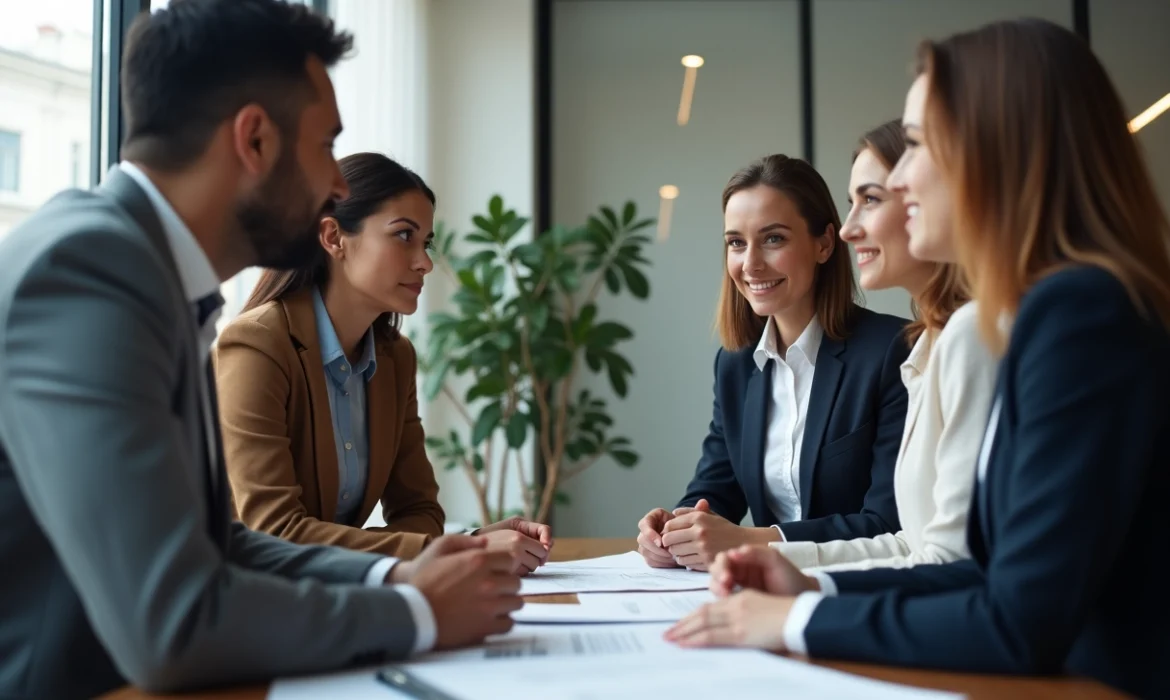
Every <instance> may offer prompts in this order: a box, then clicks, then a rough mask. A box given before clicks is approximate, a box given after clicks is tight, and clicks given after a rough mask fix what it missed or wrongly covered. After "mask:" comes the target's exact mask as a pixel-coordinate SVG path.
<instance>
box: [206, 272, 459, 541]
mask: <svg viewBox="0 0 1170 700" xmlns="http://www.w3.org/2000/svg"><path fill="white" fill-rule="evenodd" d="M215 358H216V379H217V381H216V386H217V388H218V390H219V411H220V420H221V423H222V426H223V445H224V454H225V460H226V462H227V470H228V477H229V480H230V482H231V487H232V494H233V505H234V507H235V512H236V513H237V514H238V518H239V519H240V520H242V521H243V522H244V524H245V525H247V526H248V527H249V528H252V529H254V530H260V531H262V532H267V533H269V534H272V535H276V536H278V537H282V538H284V539H286V540H290V541H292V542H298V543H301V544H328V545H337V546H340V547H346V548H349V549H355V550H361V551H367V552H378V553H382V554H386V555H390V556H396V557H404V558H405V557H413V556H415V555H416V554H418V553H419V551H420V550H422V548H423V546H425V545H426V543H427V542H429V541H430V539H431V538H432V537H437V536H439V535H441V534H442V533H443V521H444V519H445V516H444V513H443V509H442V507H440V506H439V502H438V494H439V486H438V484H437V483H436V482H435V474H434V471H433V469H432V468H431V463H430V461H429V460H428V459H427V455H426V450H425V449H424V446H423V429H422V422H421V421H420V420H419V416H418V398H417V394H416V391H415V373H416V369H417V366H418V360H417V357H416V356H415V351H414V347H413V346H412V345H411V344H410V341H409V340H407V339H406V338H405V337H400V338H398V339H396V340H393V341H383V342H381V343H379V347H378V348H377V362H378V370H377V371H376V372H375V373H374V376H373V378H372V379H371V380H370V383H369V384H368V385H367V388H366V390H367V392H368V394H367V397H366V406H367V413H368V420H369V428H368V430H367V433H368V435H369V440H370V450H369V475H368V478H367V481H366V492H365V495H364V497H363V499H362V506H361V510H360V512H359V513H358V519H357V520H356V521H355V522H358V523H364V522H365V521H366V519H367V518H368V517H369V516H370V513H371V512H373V509H374V506H375V505H377V504H378V502H379V501H381V503H382V514H383V516H384V518H385V520H386V523H387V524H386V527H378V528H370V529H368V530H367V529H362V528H361V527H360V526H359V527H351V526H349V525H341V524H337V523H334V522H333V520H334V518H335V516H336V512H337V490H338V485H339V482H340V477H339V472H338V465H337V451H336V443H335V441H334V434H333V418H332V415H331V414H330V411H329V395H328V393H327V392H328V388H327V387H326V384H325V381H326V378H325V366H324V365H323V364H322V360H321V349H320V342H319V341H318V339H317V327H316V318H315V315H314V312H313V297H312V293H311V292H308V291H305V292H300V293H296V294H294V295H293V296H290V297H289V298H288V299H285V300H282V301H274V302H270V303H268V304H265V305H263V306H261V307H258V308H256V309H253V310H251V311H249V312H248V313H246V314H243V315H241V316H240V317H239V318H237V319H235V320H234V321H232V322H231V323H230V324H229V325H228V326H227V327H226V328H224V330H223V333H222V334H221V335H220V337H219V340H218V343H217V348H216V350H215Z"/></svg>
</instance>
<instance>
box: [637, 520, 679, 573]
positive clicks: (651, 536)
mask: <svg viewBox="0 0 1170 700" xmlns="http://www.w3.org/2000/svg"><path fill="white" fill-rule="evenodd" d="M672 518H674V515H672V514H671V513H670V512H668V511H667V510H665V509H663V508H655V509H654V510H652V511H650V512H649V513H647V514H646V516H645V517H644V518H642V519H641V520H639V521H638V553H639V554H641V555H642V558H643V559H645V560H646V563H647V564H649V565H650V566H653V567H655V568H658V569H673V568H677V567H678V563H677V562H675V560H674V557H672V556H670V552H668V551H666V549H665V548H664V547H663V546H662V528H663V527H664V526H665V525H666V523H668V522H670V520H671V519H672Z"/></svg>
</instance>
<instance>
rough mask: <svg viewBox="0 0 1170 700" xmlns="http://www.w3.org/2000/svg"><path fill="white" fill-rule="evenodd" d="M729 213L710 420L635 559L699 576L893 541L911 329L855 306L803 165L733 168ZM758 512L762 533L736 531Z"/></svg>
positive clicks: (853, 290)
mask: <svg viewBox="0 0 1170 700" xmlns="http://www.w3.org/2000/svg"><path fill="white" fill-rule="evenodd" d="M723 212H724V228H725V232H724V242H725V246H726V265H725V272H724V275H723V287H722V292H721V295H720V302H719V315H718V322H717V323H718V328H719V334H720V337H721V340H722V343H723V349H721V350H720V351H719V352H718V353H717V354H716V357H715V405H714V411H713V414H714V415H713V417H712V419H711V425H710V428H709V433H708V435H707V438H706V439H705V440H704V441H703V454H702V457H701V458H700V460H699V464H698V468H697V469H696V470H695V476H694V478H693V479H692V480H691V483H690V485H689V486H688V487H687V491H686V494H685V495H684V496H683V498H682V500H680V501H679V504H678V507H677V508H676V509H675V510H674V511H673V512H668V511H666V510H665V509H662V508H657V509H655V510H653V511H651V512H650V513H649V514H647V515H646V517H644V518H642V520H641V521H640V522H639V523H638V529H639V534H638V546H639V551H640V552H641V553H642V555H643V557H644V558H645V559H646V561H647V562H648V563H649V564H650V565H651V566H659V567H672V566H685V567H688V568H692V569H699V570H704V569H706V567H707V565H708V564H709V563H710V562H711V561H712V560H713V559H714V557H715V555H716V554H718V553H719V552H721V551H723V550H726V549H730V548H732V547H736V546H739V545H743V544H748V543H764V542H776V541H781V540H811V541H815V542H823V541H827V540H836V539H848V538H853V537H872V536H874V535H878V534H881V533H883V532H894V531H897V530H898V527H899V524H898V513H897V508H896V506H895V504H894V490H893V473H894V462H895V460H896V459H897V453H898V445H899V444H900V442H901V438H902V427H903V424H904V422H905V420H906V388H905V385H904V384H903V383H902V378H901V371H900V366H901V364H902V362H903V361H904V360H905V359H906V356H907V355H908V354H909V350H910V345H909V343H908V341H907V338H906V336H905V326H906V323H907V322H906V321H905V320H904V319H901V318H898V317H895V316H888V315H884V314H878V313H874V312H872V311H868V310H866V309H863V308H861V307H860V306H858V305H857V303H856V301H855V299H856V298H857V296H858V293H857V284H856V281H855V280H854V277H853V265H852V263H851V261H850V259H849V252H848V249H847V248H846V246H844V245H840V244H839V243H838V241H837V232H838V231H839V230H840V227H841V222H840V219H839V218H838V215H837V207H836V205H835V204H834V203H833V198H832V195H831V194H830V193H829V188H828V186H827V185H826V184H825V181H824V180H823V179H822V178H821V176H820V175H819V174H818V173H817V172H816V170H814V169H813V167H812V166H811V165H809V164H808V163H807V162H805V161H803V160H799V159H797V158H789V157H788V156H784V155H772V156H768V157H766V158H763V159H761V160H759V161H756V162H755V163H752V164H751V165H749V166H748V167H746V168H744V169H742V170H740V171H739V172H738V173H736V174H735V175H734V176H733V177H732V178H731V181H730V182H729V183H728V185H727V187H726V189H725V190H724V192H723ZM749 511H750V512H751V514H752V521H753V523H754V524H755V526H756V527H752V528H748V527H742V526H740V525H739V523H740V521H742V520H743V518H744V515H746V514H747V513H748V512H749Z"/></svg>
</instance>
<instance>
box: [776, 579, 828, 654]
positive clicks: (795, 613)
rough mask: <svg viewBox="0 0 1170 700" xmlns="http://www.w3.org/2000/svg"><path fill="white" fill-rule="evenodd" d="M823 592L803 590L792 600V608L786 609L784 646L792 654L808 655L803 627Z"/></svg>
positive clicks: (806, 625) (805, 625)
mask: <svg viewBox="0 0 1170 700" xmlns="http://www.w3.org/2000/svg"><path fill="white" fill-rule="evenodd" d="M824 597H825V596H824V594H821V593H817V592H815V591H805V592H804V593H801V594H800V595H798V596H796V600H794V601H792V608H791V609H789V611H788V620H787V621H786V622H785V623H784V646H786V647H788V651H791V652H792V653H794V654H804V655H805V656H807V655H808V645H807V644H805V643H804V629H805V628H806V627H808V621H809V620H811V619H812V616H813V612H814V611H816V609H817V605H819V604H820V602H821V599H823V598H824Z"/></svg>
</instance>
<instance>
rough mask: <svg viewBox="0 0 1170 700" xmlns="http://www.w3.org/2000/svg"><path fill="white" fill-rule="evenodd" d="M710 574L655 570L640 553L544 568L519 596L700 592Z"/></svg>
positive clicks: (526, 579)
mask: <svg viewBox="0 0 1170 700" xmlns="http://www.w3.org/2000/svg"><path fill="white" fill-rule="evenodd" d="M710 580H711V577H710V575H709V574H706V573H702V572H698V571H688V570H687V569H654V568H651V567H649V566H647V565H646V563H645V562H644V561H642V557H641V555H639V554H638V553H637V552H627V553H626V554H618V555H614V556H610V557H598V558H596V559H585V560H582V561H573V562H553V563H550V564H545V565H544V566H542V567H540V568H539V569H537V570H536V571H534V572H532V573H531V574H529V575H527V576H525V577H524V578H523V579H521V582H520V595H545V594H549V593H587V592H597V591H697V590H702V589H705V588H707V585H708V583H709V582H710Z"/></svg>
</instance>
